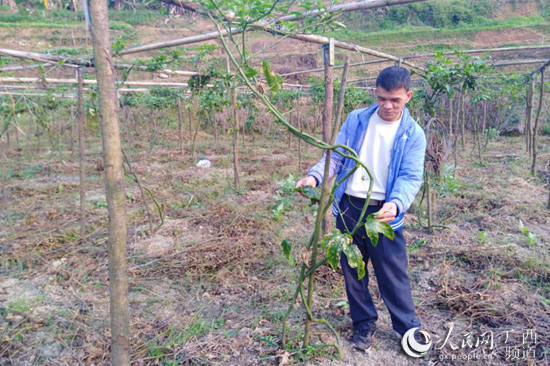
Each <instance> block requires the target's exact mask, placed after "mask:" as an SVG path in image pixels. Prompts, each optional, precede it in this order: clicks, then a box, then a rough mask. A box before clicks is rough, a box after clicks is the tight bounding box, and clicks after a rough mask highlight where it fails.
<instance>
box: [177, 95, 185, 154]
mask: <svg viewBox="0 0 550 366" xmlns="http://www.w3.org/2000/svg"><path fill="white" fill-rule="evenodd" d="M177 106H178V134H179V136H178V146H179V148H180V151H181V156H184V155H185V153H184V149H183V119H182V117H181V99H180V98H178V99H177Z"/></svg>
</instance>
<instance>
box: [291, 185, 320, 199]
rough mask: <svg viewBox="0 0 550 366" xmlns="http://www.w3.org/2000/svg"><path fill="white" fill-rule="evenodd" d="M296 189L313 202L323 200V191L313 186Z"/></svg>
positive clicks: (295, 189)
mask: <svg viewBox="0 0 550 366" xmlns="http://www.w3.org/2000/svg"><path fill="white" fill-rule="evenodd" d="M294 191H296V192H301V193H302V194H303V195H304V196H306V197H307V198H309V199H310V200H311V203H319V202H320V201H321V192H319V190H318V189H316V188H313V187H311V186H305V187H296V188H294Z"/></svg>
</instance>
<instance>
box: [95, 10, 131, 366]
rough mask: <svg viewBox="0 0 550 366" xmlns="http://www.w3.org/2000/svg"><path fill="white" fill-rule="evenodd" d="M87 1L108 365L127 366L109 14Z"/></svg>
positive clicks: (120, 175)
mask: <svg viewBox="0 0 550 366" xmlns="http://www.w3.org/2000/svg"><path fill="white" fill-rule="evenodd" d="M87 1H88V5H89V9H90V19H91V28H92V29H91V33H92V42H93V46H94V53H93V55H94V63H95V67H96V75H97V86H98V93H99V115H100V121H101V129H102V137H103V160H104V167H105V191H106V196H107V207H108V213H109V292H110V316H111V364H112V365H113V366H127V365H130V341H129V330H130V316H129V311H128V276H127V267H128V264H127V261H126V240H127V238H126V237H127V217H126V189H125V182H124V171H123V167H122V149H121V144H120V129H119V121H118V99H117V90H116V87H115V75H114V68H113V60H112V58H111V54H112V52H111V43H110V39H109V13H108V9H107V0H93V1H92V0H87Z"/></svg>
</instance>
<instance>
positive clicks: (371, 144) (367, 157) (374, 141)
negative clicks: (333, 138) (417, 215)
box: [346, 109, 403, 200]
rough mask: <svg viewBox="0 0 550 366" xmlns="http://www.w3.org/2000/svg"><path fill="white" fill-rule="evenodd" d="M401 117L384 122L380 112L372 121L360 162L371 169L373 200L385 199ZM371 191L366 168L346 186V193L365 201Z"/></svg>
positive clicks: (366, 133)
mask: <svg viewBox="0 0 550 366" xmlns="http://www.w3.org/2000/svg"><path fill="white" fill-rule="evenodd" d="M402 118H403V112H401V117H399V120H397V121H395V122H387V121H384V120H383V119H382V118H380V116H379V115H378V109H376V111H374V113H373V114H372V117H371V118H370V121H369V125H368V127H367V131H366V132H365V139H364V140H363V144H362V145H361V148H360V150H359V154H358V155H359V159H360V160H361V162H363V164H365V165H366V166H367V168H369V170H370V172H371V173H372V175H373V177H374V182H373V187H372V194H371V199H375V200H384V199H385V197H386V182H387V181H388V169H389V166H390V158H391V150H392V148H393V141H394V140H395V135H396V133H397V129H398V128H399V125H400V124H401V119H402ZM368 190H369V175H368V174H367V171H366V170H365V169H364V168H362V167H361V168H359V169H357V170H356V171H355V173H353V175H352V176H351V177H350V179H349V180H348V183H347V186H346V194H348V195H350V196H354V197H359V198H366V197H367V191H368Z"/></svg>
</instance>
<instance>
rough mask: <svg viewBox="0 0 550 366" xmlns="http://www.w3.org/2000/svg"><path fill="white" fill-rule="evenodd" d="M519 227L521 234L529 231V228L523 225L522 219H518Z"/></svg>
mask: <svg viewBox="0 0 550 366" xmlns="http://www.w3.org/2000/svg"><path fill="white" fill-rule="evenodd" d="M519 229H520V230H521V234H522V235H526V236H527V234H528V233H529V229H528V228H527V226H525V225H523V221H521V220H519Z"/></svg>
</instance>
